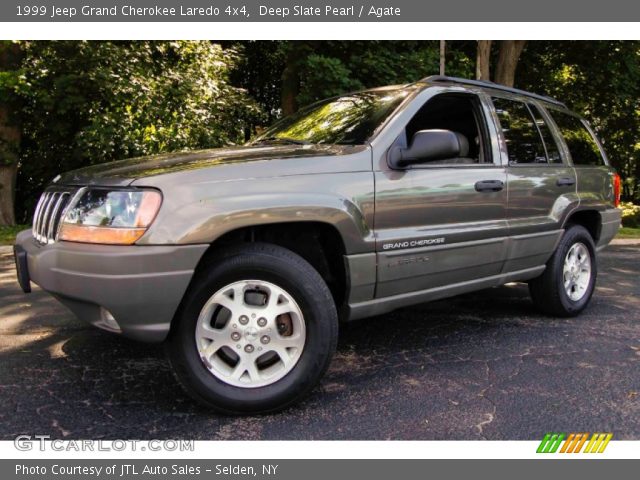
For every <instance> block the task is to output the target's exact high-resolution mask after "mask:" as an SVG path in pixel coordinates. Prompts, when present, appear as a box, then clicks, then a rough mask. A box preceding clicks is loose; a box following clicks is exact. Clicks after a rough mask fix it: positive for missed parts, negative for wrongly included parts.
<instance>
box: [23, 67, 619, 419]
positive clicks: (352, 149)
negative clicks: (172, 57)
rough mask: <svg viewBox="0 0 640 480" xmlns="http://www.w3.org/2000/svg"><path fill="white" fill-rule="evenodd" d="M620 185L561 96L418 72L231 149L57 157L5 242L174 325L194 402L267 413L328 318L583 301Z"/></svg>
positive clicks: (45, 274) (141, 333)
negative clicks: (73, 165) (423, 305)
mask: <svg viewBox="0 0 640 480" xmlns="http://www.w3.org/2000/svg"><path fill="white" fill-rule="evenodd" d="M619 195H620V178H619V177H618V175H617V174H616V173H615V172H614V170H613V169H612V168H611V167H610V166H609V163H608V161H607V157H606V155H605V153H604V150H603V149H602V146H601V144H600V143H599V141H598V140H597V139H596V137H595V135H594V134H593V131H592V130H591V128H590V127H589V125H588V124H587V123H586V122H585V121H584V120H583V119H582V118H580V117H579V116H577V115H576V114H574V113H572V112H570V111H569V110H568V109H567V108H566V107H565V106H564V105H563V104H562V103H560V102H558V101H557V100H554V99H552V98H548V97H543V96H539V95H535V94H531V93H527V92H523V91H520V90H515V89H511V88H504V87H501V86H499V85H495V84H491V83H485V82H477V81H471V80H462V79H456V78H448V77H429V78H427V79H424V80H422V81H420V82H417V83H413V84H410V85H401V86H391V87H384V88H377V89H373V90H366V91H362V92H355V93H350V94H347V95H343V96H340V97H336V98H331V99H328V100H324V101H321V102H318V103H315V104H313V105H310V106H309V107H306V108H304V109H302V110H301V111H300V112H298V113H296V114H295V115H293V116H291V117H288V118H285V119H283V120H281V121H280V122H278V123H277V124H275V125H274V126H273V127H271V128H270V129H268V130H267V131H266V132H265V133H263V134H262V135H260V136H259V137H257V138H255V139H254V140H253V141H251V142H250V143H249V144H247V145H245V146H242V147H233V148H222V149H215V150H205V151H197V152H189V153H174V154H167V155H159V156H154V157H146V158H135V159H129V160H123V161H118V162H113V163H109V164H103V165H98V166H92V167H89V168H84V169H81V170H77V171H73V172H70V173H66V174H63V175H61V176H58V177H57V178H56V179H54V181H53V183H52V184H51V186H50V187H48V188H47V189H46V191H45V192H44V193H43V195H42V197H41V198H40V201H39V203H38V206H37V209H36V212H35V216H34V225H33V230H31V231H25V232H22V233H21V234H20V235H19V236H18V239H17V244H16V246H15V257H16V264H17V267H18V268H17V270H18V278H19V281H20V284H21V286H22V288H23V289H24V291H25V292H28V291H29V290H30V282H31V281H33V282H35V283H36V284H38V285H40V286H41V287H42V288H43V289H44V290H47V291H48V292H50V293H51V294H52V295H54V296H55V297H56V298H57V299H58V300H60V301H61V302H62V303H63V304H65V305H66V306H67V307H69V308H70V309H71V310H72V311H73V312H75V313H76V314H77V316H78V317H80V318H82V319H84V320H86V321H87V322H89V323H91V324H93V325H95V326H97V327H100V328H102V329H105V330H109V331H111V332H117V333H120V334H122V335H124V336H127V337H130V338H134V339H137V340H142V341H147V342H166V344H167V346H168V352H169V359H170V362H171V364H172V367H173V370H174V372H175V373H176V376H177V378H178V380H179V381H180V383H181V384H182V385H183V386H184V388H185V389H186V391H187V392H188V393H189V394H191V395H192V396H193V397H194V398H196V399H197V400H199V401H201V402H202V403H204V404H206V405H209V406H211V407H213V408H215V409H218V410H220V411H223V412H227V413H246V412H266V411H273V410H276V409H280V408H283V407H285V406H288V405H290V404H292V403H293V402H295V401H297V400H299V399H300V398H301V397H303V396H304V395H305V394H306V393H308V392H309V391H310V390H311V389H312V388H313V387H314V385H316V383H317V382H318V381H319V379H320V378H321V376H322V375H323V373H324V372H325V371H326V369H327V367H328V366H329V362H330V360H331V357H332V355H333V353H334V350H335V348H336V341H337V337H338V324H339V321H343V322H347V321H350V320H354V319H359V318H364V317H370V316H373V315H380V314H384V313H386V312H389V311H391V310H394V309H397V308H400V307H404V306H407V305H411V304H415V303H420V302H426V301H429V300H434V299H439V298H443V297H448V296H453V295H457V294H460V293H464V292H470V291H473V290H478V289H483V288H487V287H493V286H497V285H502V284H504V283H507V282H514V281H517V282H528V283H529V288H530V291H531V297H532V299H533V302H534V303H535V304H536V305H537V306H538V307H539V308H540V309H541V310H543V311H545V312H547V313H548V314H550V315H553V316H571V315H576V314H578V313H579V312H580V311H582V310H583V309H584V308H585V307H586V306H587V304H588V302H589V299H590V298H591V295H592V293H593V290H594V285H595V281H596V265H597V256H596V254H597V252H598V251H599V250H601V249H602V248H604V247H605V246H606V245H607V244H608V243H609V241H610V240H611V239H612V238H613V237H614V235H615V234H616V232H617V230H618V228H619V225H620V213H619V210H618V209H617V208H616V206H617V204H618V202H619ZM425 320H426V321H428V319H425Z"/></svg>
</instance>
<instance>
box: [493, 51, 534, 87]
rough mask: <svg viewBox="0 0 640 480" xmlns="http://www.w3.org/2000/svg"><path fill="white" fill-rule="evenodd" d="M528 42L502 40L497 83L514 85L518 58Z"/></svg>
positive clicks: (496, 77) (497, 68)
mask: <svg viewBox="0 0 640 480" xmlns="http://www.w3.org/2000/svg"><path fill="white" fill-rule="evenodd" d="M526 43H527V41H526V40H502V41H501V42H500V51H499V53H498V65H497V67H496V76H495V81H496V83H501V84H502V85H506V86H508V87H513V84H514V82H515V77H516V67H517V66H518V60H519V59H520V54H521V53H522V50H523V49H524V46H525V44H526Z"/></svg>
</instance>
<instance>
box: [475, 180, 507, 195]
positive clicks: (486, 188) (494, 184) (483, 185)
mask: <svg viewBox="0 0 640 480" xmlns="http://www.w3.org/2000/svg"><path fill="white" fill-rule="evenodd" d="M503 188H504V182H503V181H502V180H481V181H479V182H476V192H499V191H500V190H502V189H503Z"/></svg>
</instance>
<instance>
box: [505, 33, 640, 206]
mask: <svg viewBox="0 0 640 480" xmlns="http://www.w3.org/2000/svg"><path fill="white" fill-rule="evenodd" d="M516 85H517V86H518V87H521V88H525V89H529V90H533V91H536V92H539V93H544V94H548V95H552V96H554V97H556V98H558V99H560V100H562V101H563V102H565V103H566V104H567V105H568V106H569V108H571V109H573V110H575V111H577V112H579V113H581V114H583V115H584V116H585V117H586V118H588V119H589V120H590V122H591V124H592V125H593V126H594V128H595V129H596V131H597V133H598V136H599V137H600V139H601V140H602V142H603V144H604V147H605V149H606V151H607V154H608V156H609V159H610V161H611V162H612V164H613V165H614V166H615V167H616V168H617V169H618V171H619V173H620V174H621V175H622V177H623V179H624V182H625V183H624V186H625V188H624V197H625V198H626V199H628V200H631V199H635V200H640V189H639V188H638V181H639V179H640V141H639V138H640V42H638V41H589V42H583V41H562V42H560V41H554V42H551V41H549V42H530V43H529V46H528V47H527V50H526V52H525V55H523V57H522V60H521V66H520V68H519V69H518V74H517V77H516Z"/></svg>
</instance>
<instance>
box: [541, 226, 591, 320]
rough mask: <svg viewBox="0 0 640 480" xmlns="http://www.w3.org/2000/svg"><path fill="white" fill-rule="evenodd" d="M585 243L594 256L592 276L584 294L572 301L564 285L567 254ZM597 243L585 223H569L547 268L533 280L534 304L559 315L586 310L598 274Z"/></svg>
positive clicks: (547, 312)
mask: <svg viewBox="0 0 640 480" xmlns="http://www.w3.org/2000/svg"><path fill="white" fill-rule="evenodd" d="M576 243H582V244H583V245H585V246H586V247H587V250H588V252H589V255H590V257H591V278H590V279H589V283H588V286H587V289H586V291H585V293H584V295H583V296H582V297H581V298H580V299H578V300H577V301H574V300H572V299H571V298H570V297H569V295H568V294H567V292H566V291H565V288H564V279H563V268H564V261H565V257H566V256H567V253H568V252H569V250H570V249H571V247H572V246H573V245H575V244H576ZM595 252H596V251H595V245H594V243H593V238H591V235H590V234H589V232H588V231H587V229H585V228H584V227H583V226H581V225H571V226H569V227H568V228H567V229H566V231H565V232H564V235H563V236H562V239H561V240H560V243H559V244H558V247H557V248H556V251H555V252H554V253H553V255H552V256H551V258H550V259H549V261H548V262H547V268H546V269H545V271H544V272H543V273H542V275H540V276H539V277H537V278H535V279H533V280H530V281H529V293H530V294H531V299H532V300H533V303H534V305H535V306H536V307H537V308H538V309H539V310H541V311H542V312H544V313H546V314H548V315H551V316H555V317H574V316H576V315H578V314H579V313H580V312H582V310H584V309H585V308H586V307H587V305H588V304H589V300H591V296H592V295H593V290H594V289H595V285H596V277H597V275H598V268H597V260H596V253H595Z"/></svg>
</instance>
